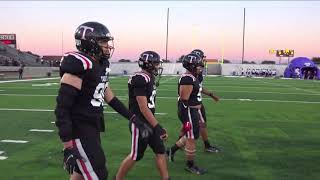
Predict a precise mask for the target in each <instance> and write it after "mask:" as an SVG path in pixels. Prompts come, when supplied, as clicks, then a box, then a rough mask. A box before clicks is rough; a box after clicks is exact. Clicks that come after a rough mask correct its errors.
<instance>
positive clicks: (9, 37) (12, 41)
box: [0, 34, 17, 48]
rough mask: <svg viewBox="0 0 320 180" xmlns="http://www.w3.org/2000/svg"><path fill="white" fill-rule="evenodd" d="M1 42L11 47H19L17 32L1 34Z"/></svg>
mask: <svg viewBox="0 0 320 180" xmlns="http://www.w3.org/2000/svg"><path fill="white" fill-rule="evenodd" d="M0 42H2V43H3V44H6V45H8V46H10V47H13V48H17V40H16V34H0Z"/></svg>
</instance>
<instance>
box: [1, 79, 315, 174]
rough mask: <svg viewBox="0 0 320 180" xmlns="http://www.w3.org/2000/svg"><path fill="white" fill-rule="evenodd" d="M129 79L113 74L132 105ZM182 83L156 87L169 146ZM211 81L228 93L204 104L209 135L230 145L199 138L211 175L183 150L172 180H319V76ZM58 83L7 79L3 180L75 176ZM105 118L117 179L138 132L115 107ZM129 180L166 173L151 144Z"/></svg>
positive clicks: (200, 157) (202, 161)
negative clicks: (58, 108)
mask: <svg viewBox="0 0 320 180" xmlns="http://www.w3.org/2000/svg"><path fill="white" fill-rule="evenodd" d="M127 80H128V78H127V77H112V78H111V79H110V85H111V87H112V89H113V91H114V93H115V94H116V95H117V96H118V97H119V98H120V99H122V100H123V101H124V102H125V103H126V104H127V100H128V97H127ZM177 81H178V77H174V76H168V77H164V78H163V79H162V83H161V85H160V87H159V88H158V91H157V101H156V108H157V113H159V114H157V115H156V117H157V119H158V121H159V122H160V123H161V124H162V126H163V127H165V128H166V129H167V131H168V133H169V139H168V141H167V142H166V145H167V146H171V145H172V144H173V143H174V142H175V140H176V139H177V136H178V132H179V128H180V122H179V120H178V119H177V115H176V111H177V107H176V100H177ZM204 85H205V87H207V88H208V89H210V90H214V92H215V93H216V94H217V95H219V96H220V97H221V101H220V102H218V103H215V102H213V101H212V100H211V99H208V98H204V104H205V107H206V110H207V119H208V130H209V139H210V141H211V143H212V144H214V145H216V146H218V147H220V148H222V150H223V151H222V152H221V153H215V154H208V153H205V152H204V151H203V143H202V141H201V139H199V140H198V142H197V155H196V163H197V164H198V165H199V166H201V167H205V168H206V169H208V173H207V174H205V175H202V176H197V175H193V174H190V173H188V172H186V171H185V170H184V165H185V162H184V153H183V152H182V151H180V152H177V154H176V157H175V162H174V163H168V169H169V173H170V176H171V177H172V180H188V179H201V180H206V179H207V180H214V179H217V180H250V179H257V180H260V179H261V180H262V179H263V180H264V179H265V180H273V179H279V180H302V179H309V180H316V179H320V112H319V107H320V81H307V80H284V79H254V78H227V77H206V78H205V82H204ZM58 86H59V85H58V79H49V80H37V81H25V82H0V153H1V154H0V180H7V179H12V180H16V179H22V180H29V179H39V180H43V179H45V180H47V179H52V180H61V179H68V176H67V173H66V172H65V171H64V170H63V169H62V157H63V156H62V153H61V150H62V146H61V143H60V141H59V138H58V135H57V129H56V127H55V125H54V124H52V121H55V116H54V113H53V110H54V108H55V97H56V94H57V91H58ZM105 123H106V132H105V133H102V134H101V136H102V144H103V148H104V150H105V154H106V157H107V167H108V170H109V178H110V177H112V176H113V175H114V174H115V173H116V171H117V169H118V167H119V165H120V163H121V161H122V159H123V158H125V156H126V155H127V154H128V153H129V152H130V148H131V145H130V144H131V139H130V138H131V137H130V133H129V129H128V121H127V120H125V119H124V118H122V117H121V116H120V115H118V114H115V113H113V110H112V109H110V108H109V107H108V106H106V113H105ZM30 129H45V130H54V132H32V131H29V130H30ZM3 140H24V141H28V142H27V143H8V142H3ZM2 151H3V152H2ZM5 157H7V159H5ZM1 159H4V160H1ZM110 179H111V178H110ZM127 179H128V180H153V179H155V180H157V179H160V178H159V175H158V172H157V170H156V167H155V163H154V156H153V154H152V151H151V150H150V149H149V148H148V149H147V151H146V153H145V156H144V158H143V159H142V161H140V162H138V163H137V164H136V166H135V167H134V168H133V169H132V170H131V171H130V172H129V174H128V177H127Z"/></svg>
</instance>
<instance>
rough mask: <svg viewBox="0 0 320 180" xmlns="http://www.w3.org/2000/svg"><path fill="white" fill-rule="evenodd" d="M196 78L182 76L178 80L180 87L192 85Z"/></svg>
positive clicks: (189, 75) (190, 75)
mask: <svg viewBox="0 0 320 180" xmlns="http://www.w3.org/2000/svg"><path fill="white" fill-rule="evenodd" d="M195 81H196V78H195V77H194V76H193V75H192V74H182V75H181V77H180V80H179V84H180V85H192V84H193V82H195Z"/></svg>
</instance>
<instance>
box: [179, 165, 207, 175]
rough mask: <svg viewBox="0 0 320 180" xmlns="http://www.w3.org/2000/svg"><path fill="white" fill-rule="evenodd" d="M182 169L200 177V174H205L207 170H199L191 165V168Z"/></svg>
mask: <svg viewBox="0 0 320 180" xmlns="http://www.w3.org/2000/svg"><path fill="white" fill-rule="evenodd" d="M184 169H185V170H186V171H189V172H191V173H193V174H197V175H202V174H205V173H207V170H205V169H202V168H199V167H198V166H196V165H193V166H191V167H189V166H186V167H185V168H184Z"/></svg>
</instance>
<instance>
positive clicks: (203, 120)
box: [191, 49, 220, 153]
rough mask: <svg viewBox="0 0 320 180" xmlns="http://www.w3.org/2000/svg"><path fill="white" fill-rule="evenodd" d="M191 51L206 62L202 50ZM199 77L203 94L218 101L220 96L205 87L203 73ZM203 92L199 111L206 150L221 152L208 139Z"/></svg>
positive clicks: (201, 133) (201, 132)
mask: <svg viewBox="0 0 320 180" xmlns="http://www.w3.org/2000/svg"><path fill="white" fill-rule="evenodd" d="M191 53H192V54H197V55H199V56H200V57H201V59H202V60H203V62H204V63H206V56H205V55H204V53H203V51H202V50H200V49H195V50H193V51H192V52H191ZM198 79H199V82H200V89H201V94H205V95H207V96H209V97H211V98H212V99H213V100H214V101H215V102H218V101H219V99H220V98H219V97H218V96H216V95H215V94H214V93H213V92H211V91H209V90H208V89H206V88H205V87H203V75H202V73H201V74H199V75H198ZM201 94H200V98H199V99H201V109H200V110H199V111H198V112H199V116H200V135H201V138H202V140H203V144H204V149H205V151H206V152H209V153H213V152H219V151H220V149H219V148H217V147H215V146H212V145H211V144H210V142H209V140H208V130H207V117H206V111H205V108H204V105H203V103H202V97H201Z"/></svg>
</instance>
